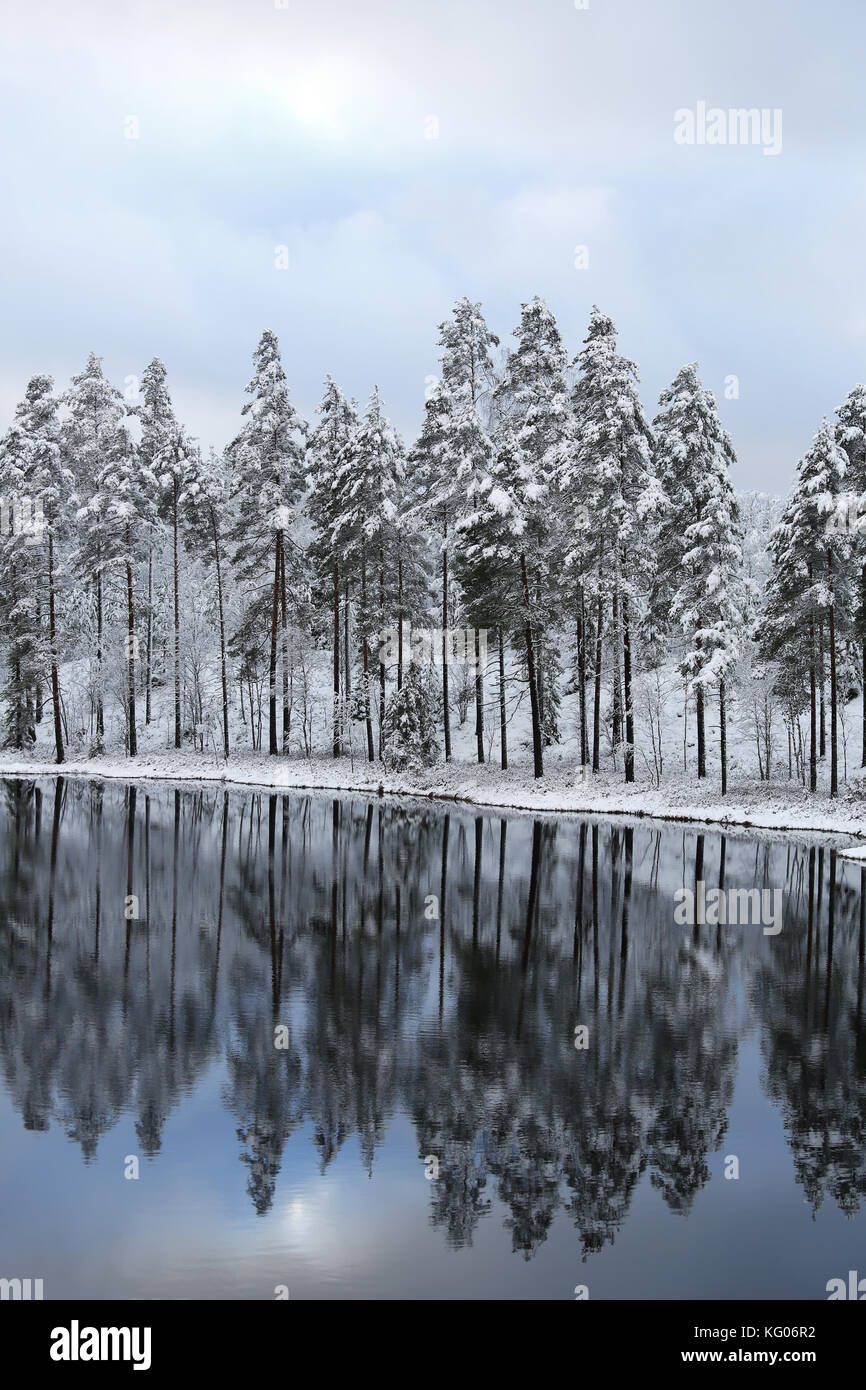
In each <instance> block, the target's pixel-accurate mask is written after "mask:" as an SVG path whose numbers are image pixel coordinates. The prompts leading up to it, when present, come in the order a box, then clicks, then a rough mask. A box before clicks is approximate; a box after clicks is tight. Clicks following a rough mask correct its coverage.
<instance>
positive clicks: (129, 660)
mask: <svg viewBox="0 0 866 1390" xmlns="http://www.w3.org/2000/svg"><path fill="white" fill-rule="evenodd" d="M126 553H127V561H126V649H127V650H126V674H127V685H128V691H129V695H128V699H129V756H130V757H131V758H134V757H135V755H136V753H137V752H138V745H137V742H136V735H135V604H134V602H133V597H132V561H131V560H130V559H129V533H128V531H127V537H126Z"/></svg>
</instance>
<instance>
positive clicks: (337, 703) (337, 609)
mask: <svg viewBox="0 0 866 1390" xmlns="http://www.w3.org/2000/svg"><path fill="white" fill-rule="evenodd" d="M341 751H342V750H341V748H340V570H339V567H338V565H337V561H336V560H335V561H334V757H335V758H339V756H340V753H341Z"/></svg>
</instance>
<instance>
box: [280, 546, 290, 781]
mask: <svg viewBox="0 0 866 1390" xmlns="http://www.w3.org/2000/svg"><path fill="white" fill-rule="evenodd" d="M280 620H281V623H282V638H283V752H284V753H286V754H288V751H289V737H290V735H291V732H292V716H291V713H290V710H289V610H288V604H287V602H286V541H285V536H284V534H283V532H282V531H281V532H280Z"/></svg>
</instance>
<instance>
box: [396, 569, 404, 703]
mask: <svg viewBox="0 0 866 1390" xmlns="http://www.w3.org/2000/svg"><path fill="white" fill-rule="evenodd" d="M397 689H398V690H402V689H403V556H402V555H401V556H400V558H399V560H398V561H397Z"/></svg>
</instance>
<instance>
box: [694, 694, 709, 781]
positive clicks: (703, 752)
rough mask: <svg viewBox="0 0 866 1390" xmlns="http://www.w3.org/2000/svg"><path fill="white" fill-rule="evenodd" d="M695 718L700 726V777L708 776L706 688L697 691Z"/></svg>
mask: <svg viewBox="0 0 866 1390" xmlns="http://www.w3.org/2000/svg"><path fill="white" fill-rule="evenodd" d="M695 716H696V719H697V725H698V776H699V777H706V775H707V735H706V725H705V721H704V688H703V686H702V685H699V686H698V688H697V690H696V691H695Z"/></svg>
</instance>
